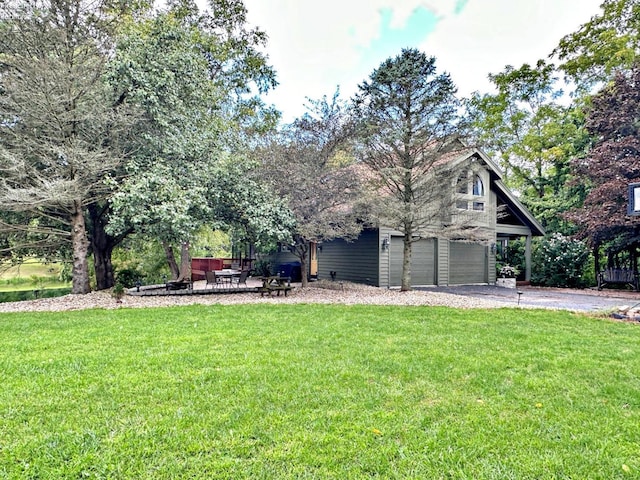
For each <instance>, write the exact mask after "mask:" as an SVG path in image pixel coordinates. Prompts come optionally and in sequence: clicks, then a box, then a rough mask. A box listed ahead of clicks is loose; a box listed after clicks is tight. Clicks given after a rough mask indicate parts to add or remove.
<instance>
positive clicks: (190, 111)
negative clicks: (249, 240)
mask: <svg viewBox="0 0 640 480" xmlns="http://www.w3.org/2000/svg"><path fill="white" fill-rule="evenodd" d="M209 7H210V9H211V11H210V12H202V13H200V12H198V9H197V6H196V5H195V3H193V2H174V3H172V4H170V9H169V11H167V12H164V13H157V14H155V15H154V16H150V17H148V18H145V19H144V20H143V21H137V22H132V23H131V24H129V25H128V26H127V28H126V29H124V30H123V32H122V34H121V36H120V37H119V42H118V45H117V49H116V55H115V58H114V59H113V61H112V62H111V63H110V75H109V83H110V85H111V86H112V88H113V90H114V95H115V96H116V97H117V98H119V100H120V101H121V102H122V103H123V104H127V105H132V106H133V107H135V108H137V109H138V110H140V111H142V112H143V113H144V119H145V122H144V123H143V124H141V125H139V128H140V132H139V133H138V135H137V136H136V137H135V141H132V142H131V145H130V146H129V148H130V149H131V150H132V161H131V162H129V163H128V165H127V171H128V173H129V175H128V177H127V179H126V181H125V182H123V183H122V184H120V185H119V186H118V192H117V193H116V194H115V195H114V196H113V197H112V200H111V205H112V207H113V209H114V215H112V217H111V223H110V225H109V231H110V232H111V233H112V234H116V233H121V232H126V231H128V230H129V229H131V228H134V229H135V230H136V231H137V232H138V233H139V234H143V235H146V237H147V238H153V239H160V240H161V241H164V242H167V243H171V244H180V243H183V242H189V241H191V240H192V239H193V238H195V235H196V233H197V231H198V229H199V228H200V227H201V226H203V225H206V224H208V225H210V226H212V227H214V228H220V227H225V228H227V227H228V225H229V224H231V223H233V222H234V221H236V220H237V219H236V218H229V216H230V215H228V214H229V212H236V211H246V209H245V210H242V205H238V204H237V203H238V202H234V200H237V197H238V190H240V189H241V188H242V187H243V185H242V183H243V182H241V181H240V179H242V178H244V177H246V176H247V173H248V171H247V168H248V166H247V164H246V162H243V161H241V157H242V154H241V152H242V150H243V149H244V148H246V144H247V141H248V139H249V138H251V136H252V135H253V133H250V132H249V130H251V132H254V131H255V130H260V127H259V125H258V124H259V123H261V122H264V123H265V124H270V120H269V119H268V118H267V117H269V116H270V114H269V113H266V112H265V109H263V105H262V103H261V102H260V101H259V99H258V98H257V97H255V96H254V97H251V94H252V92H253V90H254V89H257V90H258V91H259V92H260V93H264V92H265V91H267V90H268V89H269V88H271V87H272V86H274V85H275V73H274V72H273V70H272V69H271V67H269V66H268V64H267V63H266V58H265V57H264V55H262V54H261V53H260V51H259V48H260V47H262V46H263V45H264V43H265V42H266V36H265V35H264V33H263V32H261V31H259V30H257V29H254V30H247V28H246V8H245V7H244V5H243V4H242V2H241V1H238V0H232V1H227V0H225V1H222V0H220V1H218V0H214V1H212V2H209ZM262 128H267V127H266V126H263V127H262ZM231 151H233V152H234V155H230V153H229V152H231ZM228 157H232V158H233V159H234V161H235V160H236V159H237V161H236V164H237V165H236V170H235V172H236V175H235V177H234V183H230V182H226V181H224V180H225V179H226V178H228V177H229V174H228V171H229V170H230V168H228V167H229V163H228V160H227V158H228ZM264 198H269V197H268V196H265V197H263V201H262V202H261V203H260V204H261V205H263V206H266V205H267V202H265V201H264ZM242 200H245V201H247V200H252V199H251V197H247V196H246V195H245V196H244V197H243V198H242ZM256 203H257V201H254V202H253V203H252V205H255V204H256ZM269 205H272V203H269ZM274 208H275V209H277V207H274ZM258 218H261V219H262V221H263V222H265V223H266V222H267V221H268V220H271V217H270V216H268V215H263V216H262V217H260V216H259V215H256V220H255V221H256V222H257V221H258V220H257V219H258Z"/></svg>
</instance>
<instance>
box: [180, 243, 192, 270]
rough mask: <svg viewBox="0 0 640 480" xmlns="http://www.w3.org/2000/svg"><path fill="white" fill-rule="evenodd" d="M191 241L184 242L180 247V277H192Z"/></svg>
mask: <svg viewBox="0 0 640 480" xmlns="http://www.w3.org/2000/svg"><path fill="white" fill-rule="evenodd" d="M189 247H190V245H189V242H184V243H183V244H182V245H181V247H180V277H179V278H191V255H190V252H189Z"/></svg>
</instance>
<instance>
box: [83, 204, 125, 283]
mask: <svg viewBox="0 0 640 480" xmlns="http://www.w3.org/2000/svg"><path fill="white" fill-rule="evenodd" d="M88 210H89V218H90V220H91V224H90V228H91V251H92V252H93V265H94V270H95V274H96V289H97V290H105V289H107V288H111V287H113V285H114V284H115V278H114V274H113V264H112V263H111V255H112V253H113V248H114V247H115V242H114V240H113V238H112V237H110V236H109V235H108V234H107V232H106V231H105V228H104V227H105V225H104V222H103V219H102V217H101V215H100V212H99V207H98V205H96V204H92V205H89V209H88ZM129 286H131V285H129Z"/></svg>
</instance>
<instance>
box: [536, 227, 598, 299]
mask: <svg viewBox="0 0 640 480" xmlns="http://www.w3.org/2000/svg"><path fill="white" fill-rule="evenodd" d="M531 259H532V266H533V272H532V275H531V282H532V283H533V284H535V285H542V286H547V287H585V286H587V285H588V281H587V280H586V279H585V271H586V268H587V264H588V261H589V250H588V248H587V246H586V245H585V244H584V242H581V241H580V240H574V239H571V238H569V237H565V236H564V235H562V234H560V233H554V234H553V235H552V236H550V237H546V238H544V239H543V240H541V241H540V242H539V243H537V244H536V245H535V246H534V249H533V254H532V258H531Z"/></svg>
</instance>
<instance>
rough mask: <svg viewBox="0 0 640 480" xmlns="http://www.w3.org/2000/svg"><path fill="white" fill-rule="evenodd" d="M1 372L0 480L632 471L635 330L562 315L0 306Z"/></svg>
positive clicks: (639, 419)
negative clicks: (16, 309)
mask: <svg viewBox="0 0 640 480" xmlns="http://www.w3.org/2000/svg"><path fill="white" fill-rule="evenodd" d="M0 368H1V371H2V375H3V377H2V382H3V383H2V387H3V388H2V389H1V390H0V409H1V411H2V412H3V417H2V446H3V447H2V448H1V449H0V476H3V477H6V478H16V479H18V478H60V479H71V478H74V479H77V478H84V477H86V478H92V477H99V478H117V479H122V480H126V479H148V478H153V479H158V480H163V479H186V478H190V479H211V478H217V479H218V478H219V479H240V478H261V479H301V478H327V479H329V478H335V479H338V478H340V479H343V478H344V479H361V478H424V479H431V478H443V477H449V478H460V479H463V478H465V479H471V478H473V479H504V478H514V479H515V478H517V479H533V478H549V479H550V478H563V477H565V478H569V477H571V478H599V479H623V478H634V477H637V476H638V475H637V474H638V472H640V460H639V459H638V457H637V454H636V453H637V445H638V442H639V441H640V434H639V433H638V428H637V426H638V424H639V423H640V410H639V408H638V407H639V404H638V396H637V378H638V375H637V373H638V371H640V347H639V345H638V326H637V325H632V324H625V323H615V322H610V321H603V320H601V319H593V318H588V317H584V316H579V315H578V316H577V315H575V314H572V313H568V312H552V311H543V310H534V311H532V310H528V309H523V310H513V309H495V310H464V309H463V310H455V309H448V308H428V307H398V306H394V307H375V306H358V305H350V306H340V305H267V304H260V305H233V306H219V305H211V306H192V307H186V308H164V309H119V310H116V311H109V310H86V311H82V312H61V313H22V314H3V315H2V318H0ZM625 470H627V471H628V473H627V472H626V471H625Z"/></svg>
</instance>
